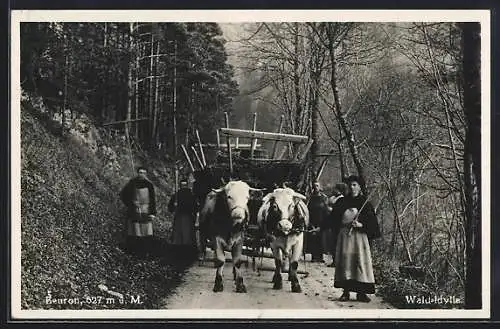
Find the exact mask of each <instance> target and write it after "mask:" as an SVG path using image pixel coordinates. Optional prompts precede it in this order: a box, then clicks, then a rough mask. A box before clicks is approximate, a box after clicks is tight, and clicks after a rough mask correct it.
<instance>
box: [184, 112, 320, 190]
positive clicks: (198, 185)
mask: <svg viewBox="0 0 500 329" xmlns="http://www.w3.org/2000/svg"><path fill="white" fill-rule="evenodd" d="M282 127H283V118H282V120H281V122H280V127H279V129H278V131H277V132H275V133H273V132H264V131H257V130H256V114H254V125H253V130H244V129H232V128H229V122H228V118H227V114H226V128H220V129H218V130H217V144H203V143H202V141H201V140H200V138H199V134H197V139H198V140H197V142H198V143H197V145H191V146H190V147H189V148H186V147H185V146H184V145H182V149H183V153H184V156H185V158H186V161H187V162H188V164H189V167H190V169H191V172H192V174H193V176H194V178H195V183H194V186H193V190H194V192H195V193H196V194H197V195H198V196H199V197H200V199H203V198H204V196H205V195H206V194H207V193H208V192H209V191H210V190H211V189H212V188H218V187H220V186H221V185H223V184H224V183H226V182H228V181H230V180H234V179H241V180H243V181H245V182H247V183H248V184H250V185H251V186H253V187H256V188H262V189H266V190H272V189H274V188H275V187H281V186H283V185H284V184H286V185H287V186H289V187H291V188H294V189H298V190H301V189H302V188H303V185H304V184H303V181H304V178H305V177H304V174H305V172H306V167H307V163H306V158H307V154H308V152H309V150H310V148H311V145H312V142H313V141H312V139H310V138H309V137H308V136H303V135H292V134H284V133H282V132H281V129H282ZM221 139H222V140H223V142H221ZM243 140H247V141H248V143H246V144H245V143H242V141H243ZM260 140H267V141H271V142H272V149H271V150H270V149H266V148H262V147H261V145H260V144H258V142H259V141H260ZM224 142H225V143H224ZM188 150H189V151H188Z"/></svg>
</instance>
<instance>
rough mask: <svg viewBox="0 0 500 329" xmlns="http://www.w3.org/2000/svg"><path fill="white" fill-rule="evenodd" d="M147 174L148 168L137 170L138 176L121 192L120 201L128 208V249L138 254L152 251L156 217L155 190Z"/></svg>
mask: <svg viewBox="0 0 500 329" xmlns="http://www.w3.org/2000/svg"><path fill="white" fill-rule="evenodd" d="M146 174H147V170H146V168H144V167H139V168H137V176H136V177H134V178H132V179H131V180H129V181H128V183H127V184H126V185H125V186H124V187H123V189H122V190H121V192H120V199H121V201H122V202H123V204H124V205H125V206H126V207H127V222H126V230H127V238H126V240H127V241H126V244H127V249H128V250H129V251H131V252H133V253H138V254H144V253H147V252H149V251H150V250H149V249H150V248H151V244H152V238H153V219H154V218H155V216H156V195H155V189H154V186H153V183H151V181H150V180H149V179H148V178H147V176H146Z"/></svg>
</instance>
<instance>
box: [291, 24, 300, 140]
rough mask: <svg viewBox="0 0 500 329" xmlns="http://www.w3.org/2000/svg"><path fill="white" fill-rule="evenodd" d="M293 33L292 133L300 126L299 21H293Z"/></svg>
mask: <svg viewBox="0 0 500 329" xmlns="http://www.w3.org/2000/svg"><path fill="white" fill-rule="evenodd" d="M294 25H295V33H294V40H293V46H294V52H295V57H294V58H293V86H294V92H295V131H293V132H292V133H293V134H298V132H299V131H300V126H301V117H302V104H301V97H300V73H299V50H300V47H299V26H300V25H299V23H295V24H294Z"/></svg>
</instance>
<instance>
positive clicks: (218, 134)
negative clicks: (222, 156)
mask: <svg viewBox="0 0 500 329" xmlns="http://www.w3.org/2000/svg"><path fill="white" fill-rule="evenodd" d="M217 147H218V148H220V132H219V129H217Z"/></svg>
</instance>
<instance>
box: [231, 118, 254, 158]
mask: <svg viewBox="0 0 500 329" xmlns="http://www.w3.org/2000/svg"><path fill="white" fill-rule="evenodd" d="M228 128H229V127H228ZM253 131H257V112H254V114H253ZM255 144H257V138H255V137H254V138H252V147H251V149H250V159H253V155H254V153H255Z"/></svg>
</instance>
